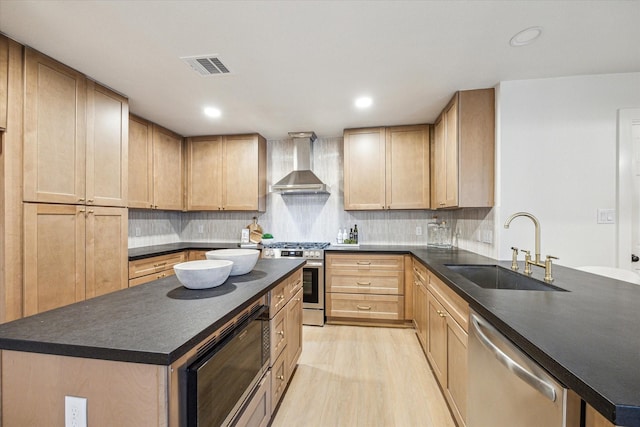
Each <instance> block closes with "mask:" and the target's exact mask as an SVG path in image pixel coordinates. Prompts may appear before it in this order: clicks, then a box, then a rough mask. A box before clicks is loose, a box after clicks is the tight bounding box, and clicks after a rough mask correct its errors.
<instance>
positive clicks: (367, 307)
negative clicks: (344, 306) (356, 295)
mask: <svg viewBox="0 0 640 427" xmlns="http://www.w3.org/2000/svg"><path fill="white" fill-rule="evenodd" d="M356 307H357V308H358V310H371V306H370V305H360V304H358V305H356Z"/></svg>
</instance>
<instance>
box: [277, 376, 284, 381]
mask: <svg viewBox="0 0 640 427" xmlns="http://www.w3.org/2000/svg"><path fill="white" fill-rule="evenodd" d="M276 378H277V379H279V380H280V381H284V375H278V376H277V377H276Z"/></svg>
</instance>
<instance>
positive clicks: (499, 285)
mask: <svg viewBox="0 0 640 427" xmlns="http://www.w3.org/2000/svg"><path fill="white" fill-rule="evenodd" d="M445 266H446V267H447V268H448V269H449V270H451V271H454V272H456V273H458V274H460V275H461V276H463V277H465V278H466V279H469V280H470V281H471V282H473V283H474V284H475V285H478V286H480V287H481V288H484V289H507V290H517V291H560V292H567V291H566V290H565V289H562V288H558V287H557V286H553V285H550V284H548V283H545V282H542V281H540V280H537V279H533V278H531V277H528V276H525V275H524V274H522V273H517V272H515V271H513V270H509V269H507V268H504V267H501V266H499V265H470V264H465V265H463V264H445Z"/></svg>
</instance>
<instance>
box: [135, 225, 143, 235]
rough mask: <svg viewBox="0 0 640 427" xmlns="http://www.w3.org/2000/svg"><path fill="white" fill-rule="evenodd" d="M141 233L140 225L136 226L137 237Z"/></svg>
mask: <svg viewBox="0 0 640 427" xmlns="http://www.w3.org/2000/svg"><path fill="white" fill-rule="evenodd" d="M141 234H142V232H141V231H140V227H136V237H140V235H141Z"/></svg>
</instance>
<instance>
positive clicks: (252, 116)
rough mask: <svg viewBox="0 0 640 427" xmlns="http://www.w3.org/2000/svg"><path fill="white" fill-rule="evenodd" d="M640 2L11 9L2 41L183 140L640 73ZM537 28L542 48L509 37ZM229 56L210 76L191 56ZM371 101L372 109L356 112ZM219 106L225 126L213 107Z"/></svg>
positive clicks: (279, 131) (328, 123) (418, 112)
mask: <svg viewBox="0 0 640 427" xmlns="http://www.w3.org/2000/svg"><path fill="white" fill-rule="evenodd" d="M639 22H640V1H615V0H608V1H329V0H325V1H140V0H138V1H55V0H44V1H27V0H0V32H2V33H4V34H6V35H8V36H9V37H11V38H13V39H15V40H17V41H19V42H21V43H23V44H25V45H29V46H32V47H33V48H35V49H37V50H39V51H41V52H44V53H46V54H48V55H50V56H52V57H54V58H56V59H57V60H59V61H61V62H63V63H65V64H67V65H69V66H71V67H74V68H76V69H77V70H79V71H81V72H83V73H85V74H86V75H88V76H89V77H91V78H93V79H95V80H97V81H99V82H101V83H103V84H105V85H107V86H109V87H111V88H114V89H116V90H117V91H119V92H121V93H123V94H125V95H127V96H128V97H129V100H130V110H131V112H133V113H135V114H138V115H140V116H142V117H144V118H147V119H149V120H152V121H154V122H156V123H159V124H161V125H163V126H166V127H168V128H170V129H172V130H174V131H176V132H178V133H180V134H182V135H184V136H192V135H203V134H230V133H243V132H259V133H261V134H262V135H264V136H265V137H267V138H268V139H281V138H286V137H287V132H288V131H305V130H313V131H315V132H316V133H317V134H318V136H320V137H330V136H340V135H342V130H343V129H344V128H350V127H363V126H377V125H399V124H412V123H425V122H426V123H429V122H433V121H434V119H435V118H436V117H437V115H438V113H439V112H440V110H441V109H442V108H443V107H444V105H445V104H446V102H447V101H448V100H449V98H450V97H451V96H452V95H453V93H454V92H455V91H456V90H458V89H473V88H484V87H492V86H495V85H496V84H497V83H498V82H500V81H505V80H520V79H537V78H547V77H560V76H570V75H582V74H607V73H625V72H638V71H640V25H639V24H638V23H639ZM532 26H540V27H542V28H543V33H542V36H541V37H540V38H539V39H538V40H536V41H535V42H534V43H532V44H530V45H527V46H521V47H512V46H510V44H509V40H510V39H511V37H512V36H514V35H515V34H516V33H517V32H519V31H521V30H523V29H525V28H528V27H532ZM207 54H217V55H218V56H219V58H220V59H221V60H222V61H223V62H224V64H225V65H226V66H227V67H228V68H229V70H230V71H231V73H230V74H228V75H224V76H207V77H202V76H200V75H199V74H198V73H196V72H195V71H193V70H192V69H191V68H190V67H189V66H188V65H187V64H186V63H185V62H183V61H182V60H181V59H180V57H184V56H195V55H207ZM362 95H368V96H370V97H372V98H373V105H372V106H371V107H370V108H369V109H366V110H358V109H356V108H355V107H354V105H353V102H354V99H355V98H356V97H358V96H362ZM206 106H214V107H217V108H219V109H220V110H221V111H222V115H221V116H220V117H218V118H209V117H206V116H205V115H204V114H203V112H202V110H203V108H204V107H206Z"/></svg>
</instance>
